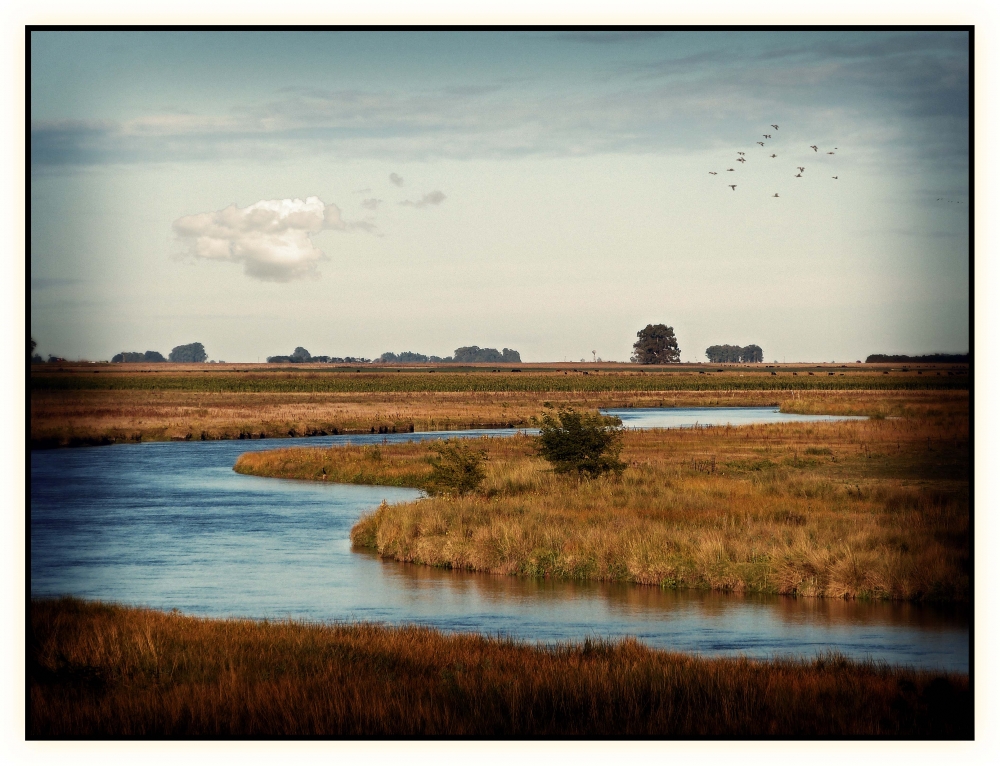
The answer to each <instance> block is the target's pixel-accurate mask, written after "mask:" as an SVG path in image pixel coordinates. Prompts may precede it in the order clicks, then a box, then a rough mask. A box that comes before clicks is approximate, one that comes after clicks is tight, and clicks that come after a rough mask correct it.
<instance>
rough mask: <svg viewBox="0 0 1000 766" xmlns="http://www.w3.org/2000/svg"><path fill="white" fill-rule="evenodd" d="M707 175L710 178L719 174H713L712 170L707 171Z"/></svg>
mask: <svg viewBox="0 0 1000 766" xmlns="http://www.w3.org/2000/svg"><path fill="white" fill-rule="evenodd" d="M708 174H709V175H710V176H717V175H719V174H718V173H716V172H715V171H714V170H709V171H708Z"/></svg>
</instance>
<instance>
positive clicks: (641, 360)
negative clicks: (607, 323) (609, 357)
mask: <svg viewBox="0 0 1000 766" xmlns="http://www.w3.org/2000/svg"><path fill="white" fill-rule="evenodd" d="M636 337H638V339H639V340H637V341H636V342H635V345H633V346H632V348H634V349H635V353H634V354H633V355H632V361H633V362H635V363H636V364H675V363H677V362H679V361H680V360H681V350H680V348H679V347H678V345H677V338H676V336H674V328H673V327H667V326H666V325H665V324H648V325H646V326H645V328H643V329H642V330H639V332H637V333H636Z"/></svg>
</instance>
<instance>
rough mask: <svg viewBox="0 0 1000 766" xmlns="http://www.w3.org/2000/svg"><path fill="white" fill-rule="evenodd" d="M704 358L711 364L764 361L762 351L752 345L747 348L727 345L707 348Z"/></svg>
mask: <svg viewBox="0 0 1000 766" xmlns="http://www.w3.org/2000/svg"><path fill="white" fill-rule="evenodd" d="M705 356H707V357H708V361H710V362H711V363H712V364H736V363H739V362H744V363H748V362H763V361H764V351H763V350H762V349H761V347H760V346H757V345H754V344H753V343H751V344H750V345H749V346H734V345H730V344H728V343H727V344H725V345H722V346H709V347H708V348H706V349H705Z"/></svg>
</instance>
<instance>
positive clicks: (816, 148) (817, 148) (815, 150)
mask: <svg viewBox="0 0 1000 766" xmlns="http://www.w3.org/2000/svg"><path fill="white" fill-rule="evenodd" d="M809 148H810V149H812V150H813V151H814V152H818V151H819V147H818V146H813V145H812V144H810V145H809Z"/></svg>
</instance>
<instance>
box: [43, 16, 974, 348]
mask: <svg viewBox="0 0 1000 766" xmlns="http://www.w3.org/2000/svg"><path fill="white" fill-rule="evenodd" d="M30 67H31V69H30V109H29V117H30V126H31V127H30V141H31V155H30V157H31V159H30V168H29V173H30V197H29V205H30V214H31V222H30V230H29V236H30V253H31V259H30V290H31V292H30V298H31V304H30V308H31V310H30V316H31V334H32V336H33V337H34V338H35V339H36V340H37V341H38V343H39V351H40V352H42V353H43V354H44V355H48V354H55V355H57V356H62V357H66V358H69V359H81V358H82V359H92V360H104V359H110V358H111V357H112V356H113V355H114V354H116V353H118V352H121V351H146V350H156V351H160V352H162V353H163V354H167V353H169V351H170V349H171V348H172V347H174V346H177V345H180V344H185V343H190V342H195V341H197V342H201V343H203V344H204V346H205V348H206V351H207V353H208V355H209V357H210V358H212V359H218V360H226V361H237V362H254V361H258V360H260V361H263V360H264V358H265V357H267V356H270V355H276V354H289V353H291V352H292V350H293V349H294V348H295V347H296V346H303V347H305V348H307V349H308V350H309V351H310V352H311V353H312V354H314V355H319V354H325V355H330V356H341V357H343V356H363V357H368V358H374V357H377V356H378V355H380V354H381V353H383V352H386V351H392V352H396V353H399V352H401V351H416V352H420V353H424V354H435V355H438V356H446V355H449V354H451V353H452V352H453V351H454V349H455V348H458V347H460V346H468V345H478V346H482V347H495V348H498V349H499V348H503V347H508V348H513V349H516V350H518V351H519V352H520V354H521V358H522V359H523V360H524V361H526V362H543V361H578V360H580V359H588V360H589V359H592V358H594V357H595V356H596V357H600V358H602V359H604V360H621V361H625V360H627V359H628V358H629V356H630V354H631V351H632V344H633V343H634V342H635V339H636V332H637V331H638V330H640V329H642V328H643V327H645V326H646V325H647V324H650V323H653V324H657V323H662V324H667V325H669V326H671V327H673V328H674V331H675V333H676V335H677V339H678V342H679V345H680V348H681V358H682V359H683V360H685V361H687V360H690V361H705V359H706V357H705V349H706V348H707V347H708V346H710V345H714V344H722V343H734V344H739V345H747V344H751V343H755V344H757V345H759V346H761V347H762V348H763V350H764V356H765V359H766V360H767V361H768V362H771V361H772V360H778V361H789V362H792V361H854V360H856V359H861V360H863V359H864V358H865V357H866V356H867V355H868V354H873V353H912V354H919V353H933V352H965V351H968V350H969V317H968V312H969V217H968V216H969V204H968V203H969V194H968V185H969V144H968V131H969V98H968V89H969V49H968V40H967V35H966V34H965V33H964V32H935V31H916V32H911V31H893V32H871V31H866V32H844V31H821V32H803V31H778V32H725V31H714V32H693V31H677V32H654V31H644V32H638V33H626V32H554V31H540V32H420V33H416V32H304V33H303V32H34V33H32V35H31V50H30ZM774 125H777V126H778V127H772V126H774ZM757 142H762V143H763V146H762V145H760V144H758V143H757ZM812 147H816V148H815V149H814V148H812ZM739 152H742V153H743V154H742V155H740V154H739ZM829 152H833V153H832V154H830V153H829ZM771 155H775V156H773V157H772V156H771ZM740 160H743V161H742V162H741V161H740ZM729 168H732V170H729ZM800 168H804V169H803V170H800ZM712 173H715V175H712ZM731 185H735V188H731ZM775 195H777V196H775Z"/></svg>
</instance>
